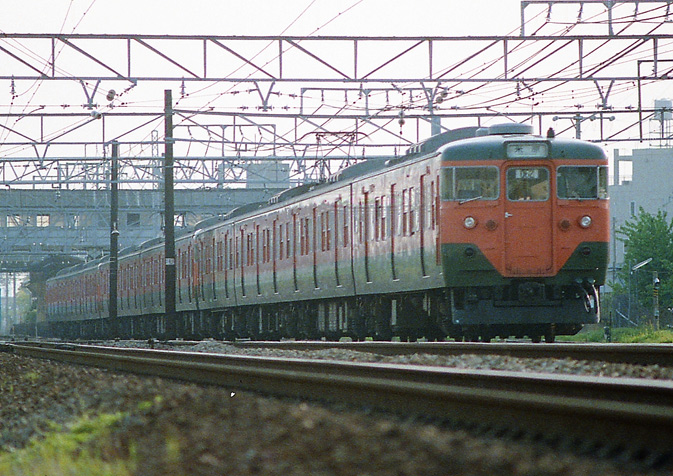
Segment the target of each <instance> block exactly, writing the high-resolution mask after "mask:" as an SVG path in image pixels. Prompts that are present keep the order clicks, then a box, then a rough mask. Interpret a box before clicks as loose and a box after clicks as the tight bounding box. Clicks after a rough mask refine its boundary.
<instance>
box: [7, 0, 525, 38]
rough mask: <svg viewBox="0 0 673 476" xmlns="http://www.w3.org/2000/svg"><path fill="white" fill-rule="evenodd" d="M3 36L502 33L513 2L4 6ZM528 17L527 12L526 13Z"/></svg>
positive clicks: (54, 0) (515, 20)
mask: <svg viewBox="0 0 673 476" xmlns="http://www.w3.org/2000/svg"><path fill="white" fill-rule="evenodd" d="M2 3H3V5H2V14H1V15H0V30H1V31H2V32H5V33H73V32H74V33H138V34H187V35H196V34H206V35H208V34H210V35H297V36H304V35H359V36H377V35H396V36H405V35H435V36H440V35H443V36H453V35H456V36H466V35H486V34H507V33H510V32H512V31H513V30H514V31H517V30H518V28H519V22H520V20H519V19H520V2H519V1H518V0H470V1H464V0H414V1H413V2H409V1H407V0H341V1H334V0H282V1H279V0H23V1H20V2H19V1H10V0H4V1H3V2H2ZM531 11H532V10H531Z"/></svg>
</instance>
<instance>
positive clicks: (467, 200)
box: [458, 195, 484, 205]
mask: <svg viewBox="0 0 673 476" xmlns="http://www.w3.org/2000/svg"><path fill="white" fill-rule="evenodd" d="M482 198H484V197H483V196H482V195H479V196H478V197H472V198H466V199H465V200H461V201H460V202H458V205H462V204H463V203H467V202H474V201H475V200H481V199H482Z"/></svg>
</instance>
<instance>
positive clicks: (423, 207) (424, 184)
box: [418, 174, 432, 276]
mask: <svg viewBox="0 0 673 476" xmlns="http://www.w3.org/2000/svg"><path fill="white" fill-rule="evenodd" d="M428 177H429V175H428V174H424V175H421V190H420V195H421V196H420V204H419V205H420V206H419V211H418V220H419V226H418V229H419V235H420V242H421V272H422V273H423V276H427V275H428V270H427V266H426V259H427V253H428V250H429V249H430V248H431V247H432V243H431V242H430V243H426V240H427V237H428V236H431V233H428V232H427V229H426V227H427V224H428V217H427V209H428V195H429V194H428V190H427V189H428V185H429V181H428Z"/></svg>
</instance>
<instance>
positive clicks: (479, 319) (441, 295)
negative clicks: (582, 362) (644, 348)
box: [40, 282, 600, 342]
mask: <svg viewBox="0 0 673 476" xmlns="http://www.w3.org/2000/svg"><path fill="white" fill-rule="evenodd" d="M598 303H599V299H598V292H597V290H596V288H595V287H594V286H593V285H591V284H588V283H583V284H576V285H572V286H565V287H560V286H559V287H553V286H546V287H545V286H544V285H540V284H539V283H537V284H536V283H534V282H532V283H531V282H521V283H516V284H515V285H512V286H510V287H508V288H502V287H481V288H469V287H466V288H454V289H450V290H431V291H426V292H422V293H409V294H401V295H400V294H396V295H372V296H359V297H351V298H342V299H332V300H324V301H297V302H291V303H277V304H267V305H255V306H246V307H239V308H228V309H221V310H195V311H189V312H180V313H177V315H176V316H175V317H174V318H173V319H169V317H168V316H165V315H147V316H134V317H120V318H118V319H117V320H116V322H112V321H111V320H109V319H91V320H84V321H67V322H53V323H50V324H49V325H48V328H46V329H43V330H42V334H43V335H45V334H48V335H52V336H58V337H65V338H71V339H77V338H82V339H104V338H110V337H118V338H123V339H131V338H133V339H149V338H156V339H169V338H176V337H178V338H183V339H204V338H215V339H222V340H233V339H255V340H258V339H263V340H279V339H284V338H294V339H326V340H339V339H341V338H343V337H349V338H351V339H353V340H364V339H367V338H371V339H374V340H391V339H393V338H395V339H399V340H402V341H414V340H416V339H419V338H425V339H427V340H429V341H435V340H445V339H447V338H450V339H455V340H459V341H462V340H466V341H480V340H481V341H484V342H488V341H490V340H491V339H493V338H495V337H502V338H507V337H528V338H530V339H532V340H533V341H534V342H539V341H540V340H542V339H544V340H545V341H546V342H553V341H554V339H555V337H556V336H557V335H572V334H575V333H577V332H579V330H581V329H582V326H583V324H587V323H596V322H598V320H599V315H600V312H599V305H598ZM522 322H523V323H522ZM45 324H46V323H45ZM40 327H41V326H40Z"/></svg>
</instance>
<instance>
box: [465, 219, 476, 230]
mask: <svg viewBox="0 0 673 476" xmlns="http://www.w3.org/2000/svg"><path fill="white" fill-rule="evenodd" d="M463 225H465V228H467V229H468V230H471V229H472V228H474V227H475V226H477V220H476V219H475V218H474V217H466V218H465V220H464V221H463Z"/></svg>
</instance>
